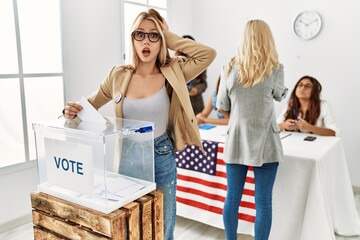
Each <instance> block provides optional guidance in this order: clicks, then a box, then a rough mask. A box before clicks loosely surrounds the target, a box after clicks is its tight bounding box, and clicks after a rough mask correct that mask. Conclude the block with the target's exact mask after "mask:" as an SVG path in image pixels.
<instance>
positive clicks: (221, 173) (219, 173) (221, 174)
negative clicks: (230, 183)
mask: <svg viewBox="0 0 360 240" xmlns="http://www.w3.org/2000/svg"><path fill="white" fill-rule="evenodd" d="M216 176H217V177H223V178H226V173H225V172H220V171H216Z"/></svg>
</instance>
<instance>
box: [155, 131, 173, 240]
mask: <svg viewBox="0 0 360 240" xmlns="http://www.w3.org/2000/svg"><path fill="white" fill-rule="evenodd" d="M154 151H155V182H156V188H158V189H161V190H162V191H163V195H164V240H173V239H174V230H175V220H176V179H177V171H176V154H175V151H174V148H173V145H172V142H171V139H170V138H169V136H168V134H167V133H164V134H163V135H161V136H159V137H157V138H155V139H154Z"/></svg>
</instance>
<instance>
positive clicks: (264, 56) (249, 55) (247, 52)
mask: <svg viewBox="0 0 360 240" xmlns="http://www.w3.org/2000/svg"><path fill="white" fill-rule="evenodd" d="M233 64H235V67H236V69H237V71H238V73H239V75H238V79H237V82H238V83H239V84H242V85H243V86H244V87H252V86H254V85H256V84H258V83H261V82H263V81H264V74H266V75H267V76H270V75H271V74H272V70H273V68H276V69H277V68H279V65H280V64H279V59H278V54H277V51H276V47H275V42H274V38H273V36H272V33H271V30H270V27H269V25H268V24H267V23H266V22H264V21H263V20H250V21H248V22H247V24H246V26H245V31H244V34H243V37H242V39H241V42H240V46H239V48H238V53H237V56H236V57H233V58H232V59H231V60H230V62H229V63H228V65H227V68H226V69H227V71H226V73H227V75H228V74H229V73H230V71H231V68H232V65H233Z"/></svg>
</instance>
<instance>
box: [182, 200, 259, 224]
mask: <svg viewBox="0 0 360 240" xmlns="http://www.w3.org/2000/svg"><path fill="white" fill-rule="evenodd" d="M176 201H177V202H179V203H182V204H186V205H189V206H192V207H196V208H200V209H203V210H206V211H209V212H213V213H216V214H220V215H222V214H223V209H222V208H219V207H214V206H209V205H207V204H204V203H201V202H198V201H194V200H189V199H186V198H181V197H176ZM238 219H241V220H244V221H248V222H255V217H254V216H251V215H248V214H244V213H239V214H238Z"/></svg>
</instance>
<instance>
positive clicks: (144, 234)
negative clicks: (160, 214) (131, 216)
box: [136, 195, 153, 240]
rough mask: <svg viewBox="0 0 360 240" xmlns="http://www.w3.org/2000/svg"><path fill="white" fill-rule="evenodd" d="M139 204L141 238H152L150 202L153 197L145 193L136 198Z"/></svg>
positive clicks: (148, 239)
mask: <svg viewBox="0 0 360 240" xmlns="http://www.w3.org/2000/svg"><path fill="white" fill-rule="evenodd" d="M136 201H137V202H138V203H139V204H140V217H141V218H140V235H141V239H142V240H152V202H153V198H152V197H151V196H149V195H145V196H143V197H140V198H138V199H137V200H136Z"/></svg>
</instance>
